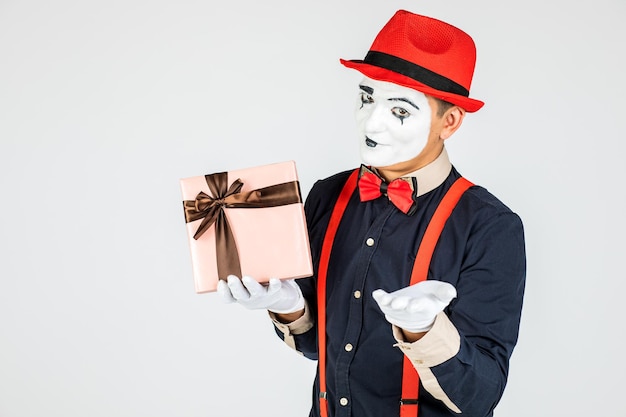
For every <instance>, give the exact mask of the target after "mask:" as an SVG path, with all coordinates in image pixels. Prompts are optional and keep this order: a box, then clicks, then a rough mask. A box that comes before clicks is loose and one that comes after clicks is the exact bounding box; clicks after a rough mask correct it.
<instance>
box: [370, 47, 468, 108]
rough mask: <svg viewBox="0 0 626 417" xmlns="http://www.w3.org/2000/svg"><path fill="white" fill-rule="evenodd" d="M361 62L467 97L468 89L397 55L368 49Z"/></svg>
mask: <svg viewBox="0 0 626 417" xmlns="http://www.w3.org/2000/svg"><path fill="white" fill-rule="evenodd" d="M363 62H364V63H365V64H369V65H374V66H376V67H380V68H384V69H387V70H390V71H393V72H397V73H398V74H401V75H404V76H406V77H409V78H411V79H413V80H415V81H417V82H420V83H422V84H425V85H427V86H429V87H431V88H434V89H436V90H440V91H445V92H447V93H452V94H457V95H460V96H464V97H469V91H468V90H467V89H466V88H465V87H463V86H462V85H460V84H458V83H456V82H454V81H452V80H451V79H449V78H446V77H444V76H442V75H439V74H437V73H436V72H433V71H431V70H429V69H427V68H424V67H422V66H419V65H417V64H414V63H412V62H409V61H407V60H404V59H402V58H398V57H397V56H393V55H389V54H386V53H384V52H378V51H369V52H368V53H367V55H365V59H364V60H363Z"/></svg>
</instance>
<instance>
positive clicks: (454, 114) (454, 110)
mask: <svg viewBox="0 0 626 417" xmlns="http://www.w3.org/2000/svg"><path fill="white" fill-rule="evenodd" d="M464 117H465V110H464V109H462V108H461V107H459V106H453V107H451V108H449V109H448V110H447V111H446V113H445V114H444V115H443V117H442V125H441V131H440V132H439V138H440V139H441V140H446V139H448V138H449V137H450V136H452V134H453V133H454V132H456V130H457V129H458V128H459V127H461V123H463V118H464Z"/></svg>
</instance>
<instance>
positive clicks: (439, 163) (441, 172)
mask: <svg viewBox="0 0 626 417" xmlns="http://www.w3.org/2000/svg"><path fill="white" fill-rule="evenodd" d="M451 170H452V164H451V163H450V159H449V158H448V152H447V151H446V148H443V149H442V151H441V153H440V154H439V156H438V157H437V158H436V159H435V160H434V161H433V162H431V163H430V164H428V165H426V166H424V167H422V168H420V169H418V170H416V171H413V172H410V173H408V174H406V175H404V176H403V177H402V179H406V180H407V182H408V183H409V185H411V188H413V185H412V181H411V180H410V178H411V177H415V179H416V180H417V193H416V195H415V196H416V197H419V196H421V195H424V194H426V193H428V192H430V191H432V190H434V189H435V188H437V187H439V186H440V185H441V184H443V182H444V181H445V180H446V178H448V175H450V171H451Z"/></svg>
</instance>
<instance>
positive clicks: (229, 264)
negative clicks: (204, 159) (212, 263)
mask: <svg viewBox="0 0 626 417" xmlns="http://www.w3.org/2000/svg"><path fill="white" fill-rule="evenodd" d="M204 178H205V180H206V182H207V184H208V186H209V190H211V194H212V195H213V196H210V195H208V194H207V193H205V192H204V191H200V192H199V193H198V195H197V196H196V198H195V200H185V201H183V208H184V210H185V221H186V222H187V223H190V222H193V221H196V220H200V219H202V222H200V225H199V226H198V229H197V230H196V233H195V234H194V235H193V238H194V239H196V240H197V239H198V238H200V236H202V234H204V232H206V231H207V230H208V229H209V228H210V227H211V226H212V225H213V224H215V245H216V246H215V248H216V249H215V250H216V254H217V273H218V276H219V279H224V280H225V279H226V277H227V276H228V275H231V274H232V275H236V276H238V277H241V265H240V262H239V253H238V252H237V244H236V242H235V238H234V236H233V233H232V230H231V227H230V224H229V222H228V218H227V217H226V213H225V212H224V209H225V208H265V207H275V206H283V205H287V204H295V203H301V202H302V198H301V196H300V186H299V184H298V181H291V182H285V183H281V184H276V185H270V186H269V187H264V188H259V189H256V190H252V191H247V192H243V193H242V192H241V188H242V187H243V182H242V181H241V180H240V179H236V180H235V181H233V183H232V184H231V185H230V186H229V185H228V174H227V173H226V172H220V173H217V174H211V175H205V176H204Z"/></svg>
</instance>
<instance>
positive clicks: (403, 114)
mask: <svg viewBox="0 0 626 417" xmlns="http://www.w3.org/2000/svg"><path fill="white" fill-rule="evenodd" d="M391 112H392V113H393V115H394V116H396V117H397V118H398V119H400V120H404V119H406V118H407V117H409V116H410V115H411V113H409V112H408V110H407V109H404V108H402V107H394V108H393V109H391Z"/></svg>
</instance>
